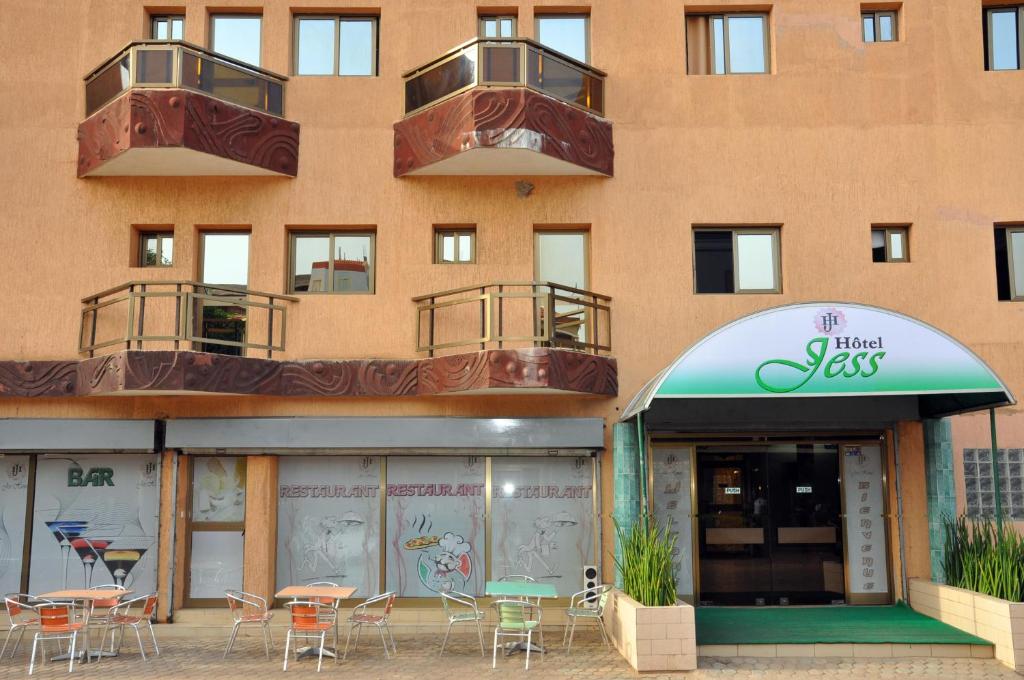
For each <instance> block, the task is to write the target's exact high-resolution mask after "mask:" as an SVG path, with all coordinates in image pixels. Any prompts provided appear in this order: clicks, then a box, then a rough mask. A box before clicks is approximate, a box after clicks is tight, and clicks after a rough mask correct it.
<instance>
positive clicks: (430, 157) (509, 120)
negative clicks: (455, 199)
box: [395, 88, 615, 177]
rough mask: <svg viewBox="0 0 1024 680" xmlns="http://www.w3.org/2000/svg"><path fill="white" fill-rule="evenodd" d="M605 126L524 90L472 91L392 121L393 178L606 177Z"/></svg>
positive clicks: (608, 148)
mask: <svg viewBox="0 0 1024 680" xmlns="http://www.w3.org/2000/svg"><path fill="white" fill-rule="evenodd" d="M614 156H615V154H614V149H613V147H612V124H611V123H610V122H608V121H607V120H605V119H604V118H601V117H599V116H595V115H594V114H591V113H587V112H586V111H583V110H581V109H579V108H576V107H575V106H571V105H569V104H566V103H564V102H561V101H559V100H557V99H554V98H552V97H548V96H546V95H543V94H539V93H537V92H533V91H532V90H527V89H524V88H509V89H486V90H482V89H475V90H470V91H468V92H464V93H462V94H459V95H456V96H454V97H452V98H451V99H448V100H447V101H444V102H442V103H440V104H437V105H436V106H431V107H429V108H426V109H424V110H422V111H420V112H419V113H415V114H413V115H411V116H409V117H408V118H406V119H404V120H402V121H399V122H397V123H395V177H402V176H404V175H606V176H609V177H610V176H611V175H612V174H613V172H612V171H613V164H614Z"/></svg>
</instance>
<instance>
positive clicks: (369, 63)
mask: <svg viewBox="0 0 1024 680" xmlns="http://www.w3.org/2000/svg"><path fill="white" fill-rule="evenodd" d="M377 54H378V39H377V17H368V16H327V17H325V16H297V17H295V74H296V75H300V76H329V75H340V76H374V75H377Z"/></svg>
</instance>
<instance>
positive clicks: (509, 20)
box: [480, 14, 516, 38]
mask: <svg viewBox="0 0 1024 680" xmlns="http://www.w3.org/2000/svg"><path fill="white" fill-rule="evenodd" d="M480 37H481V38H514V37H516V17H514V16H497V15H486V14H481V15H480Z"/></svg>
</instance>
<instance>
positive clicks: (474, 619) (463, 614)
mask: <svg viewBox="0 0 1024 680" xmlns="http://www.w3.org/2000/svg"><path fill="white" fill-rule="evenodd" d="M441 606H442V607H444V613H445V616H447V617H448V630H447V631H446V632H445V634H444V640H443V641H442V642H441V653H440V654H439V655H438V656H443V655H444V648H445V645H447V644H448V636H449V635H451V633H452V626H454V625H455V624H456V623H475V624H476V632H477V634H478V635H479V637H480V656H484V655H485V654H486V652H484V629H483V625H482V623H481V622H482V621H483V620H484V618H485V613H484V612H482V611H480V608H479V607H478V606H477V604H476V598H475V597H473V596H472V595H467V594H465V593H460V592H458V591H457V590H452V591H450V592H447V593H445V592H442V593H441Z"/></svg>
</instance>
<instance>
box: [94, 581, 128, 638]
mask: <svg viewBox="0 0 1024 680" xmlns="http://www.w3.org/2000/svg"><path fill="white" fill-rule="evenodd" d="M89 590H102V591H110V597H108V598H106V599H103V600H90V601H89V626H90V627H91V628H105V627H106V625H107V620H108V619H109V618H110V613H111V610H113V608H114V607H116V606H117V604H118V603H119V602H120V601H121V597H123V595H124V593H125V592H127V590H128V589H127V588H125V587H124V586H119V585H116V584H113V583H110V584H107V585H102V586H92V587H91V588H89ZM102 650H103V644H102V643H101V644H100V651H102ZM110 651H111V652H113V651H114V639H113V638H111V639H110Z"/></svg>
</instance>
